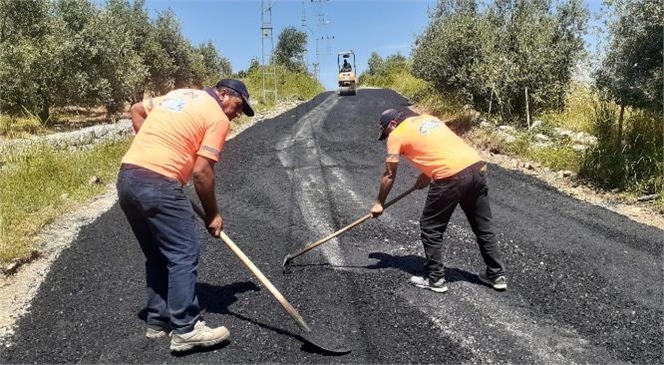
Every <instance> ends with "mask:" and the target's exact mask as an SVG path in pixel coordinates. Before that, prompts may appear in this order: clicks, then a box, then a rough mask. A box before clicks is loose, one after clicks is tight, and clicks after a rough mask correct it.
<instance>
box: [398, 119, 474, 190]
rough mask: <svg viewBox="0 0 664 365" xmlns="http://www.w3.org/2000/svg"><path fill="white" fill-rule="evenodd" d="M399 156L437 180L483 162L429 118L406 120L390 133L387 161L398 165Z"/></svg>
mask: <svg viewBox="0 0 664 365" xmlns="http://www.w3.org/2000/svg"><path fill="white" fill-rule="evenodd" d="M400 155H404V156H405V157H406V158H407V159H408V160H409V161H410V162H411V163H412V164H413V165H414V166H415V167H416V168H417V169H418V170H420V171H422V172H423V173H424V174H425V175H427V176H429V177H431V178H432V179H434V180H438V179H444V178H446V177H450V176H453V175H454V174H456V173H457V172H459V171H461V170H463V169H465V168H466V167H468V166H470V165H472V164H474V163H476V162H479V161H480V160H481V159H480V156H479V154H478V153H477V151H475V150H474V149H473V148H472V147H470V146H468V145H467V144H466V142H464V141H463V140H462V139H461V138H460V137H459V136H457V135H456V134H455V133H454V132H452V131H451V130H450V129H449V128H448V127H447V126H446V125H445V123H443V122H441V121H440V120H439V119H438V118H436V117H433V116H430V115H421V116H416V117H410V118H406V119H405V120H404V121H403V122H401V124H399V125H398V126H397V127H396V128H395V129H394V130H393V131H392V133H390V135H389V136H388V138H387V162H399V156H400Z"/></svg>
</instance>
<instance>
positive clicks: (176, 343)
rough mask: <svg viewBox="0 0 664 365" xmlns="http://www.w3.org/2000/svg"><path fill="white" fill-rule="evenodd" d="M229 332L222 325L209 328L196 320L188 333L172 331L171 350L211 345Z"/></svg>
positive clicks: (184, 349)
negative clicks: (192, 328)
mask: <svg viewBox="0 0 664 365" xmlns="http://www.w3.org/2000/svg"><path fill="white" fill-rule="evenodd" d="M229 335H230V332H228V329H227V328H226V327H224V326H221V327H217V328H210V327H208V326H206V325H205V322H203V321H198V322H196V324H195V325H194V330H193V331H191V332H188V333H182V334H179V333H173V334H172V335H171V351H173V352H180V351H187V350H191V349H193V348H194V347H208V346H213V345H216V344H218V343H220V342H221V341H223V340H225V339H226V338H228V336H229Z"/></svg>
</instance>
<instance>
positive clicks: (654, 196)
mask: <svg viewBox="0 0 664 365" xmlns="http://www.w3.org/2000/svg"><path fill="white" fill-rule="evenodd" d="M658 197H659V194H649V195H643V196H640V197H638V198H636V200H638V201H640V202H647V201H651V200H655V199H657V198H658Z"/></svg>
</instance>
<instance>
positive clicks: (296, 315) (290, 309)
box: [191, 201, 311, 332]
mask: <svg viewBox="0 0 664 365" xmlns="http://www.w3.org/2000/svg"><path fill="white" fill-rule="evenodd" d="M191 205H192V207H193V208H194V211H195V212H196V214H198V216H199V217H200V218H201V219H203V221H205V213H204V212H203V210H202V209H201V207H199V206H198V205H197V204H196V203H194V202H193V201H192V202H191ZM219 238H221V240H222V241H224V243H225V244H226V246H228V248H230V249H231V251H233V253H234V254H235V256H237V257H238V258H239V259H240V261H242V263H243V264H244V266H246V267H247V268H248V269H249V271H251V273H252V274H254V276H255V277H256V279H258V281H260V283H261V284H263V286H264V287H266V288H267V290H269V291H270V293H271V294H272V295H273V296H274V298H275V299H276V300H277V301H278V302H279V304H281V306H282V307H283V308H284V309H285V310H286V312H288V314H289V315H290V316H291V318H293V320H294V321H295V323H297V325H298V327H300V329H301V330H303V331H306V332H311V328H310V327H309V325H307V323H306V322H305V321H304V319H303V318H302V316H301V315H300V313H298V312H297V310H296V309H295V308H294V307H293V306H292V305H291V304H290V303H289V302H288V300H286V298H285V297H284V296H283V295H281V293H280V292H279V290H277V288H275V287H274V285H272V283H271V282H270V280H268V279H267V277H265V275H263V273H262V272H261V271H260V270H258V268H257V267H256V265H254V263H253V262H251V260H249V258H248V257H247V256H246V255H245V254H244V252H242V250H240V248H239V247H237V245H236V244H235V243H233V241H232V240H231V239H230V238H229V237H228V236H227V235H226V233H224V232H223V231H222V232H221V234H220V236H219Z"/></svg>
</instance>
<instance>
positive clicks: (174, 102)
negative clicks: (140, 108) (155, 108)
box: [159, 99, 187, 113]
mask: <svg viewBox="0 0 664 365" xmlns="http://www.w3.org/2000/svg"><path fill="white" fill-rule="evenodd" d="M185 105H187V103H186V102H185V101H184V100H182V99H164V100H162V101H161V103H159V106H161V107H164V108H166V109H168V110H170V111H172V112H176V113H179V112H181V111H182V110H183V109H184V107H185Z"/></svg>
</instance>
